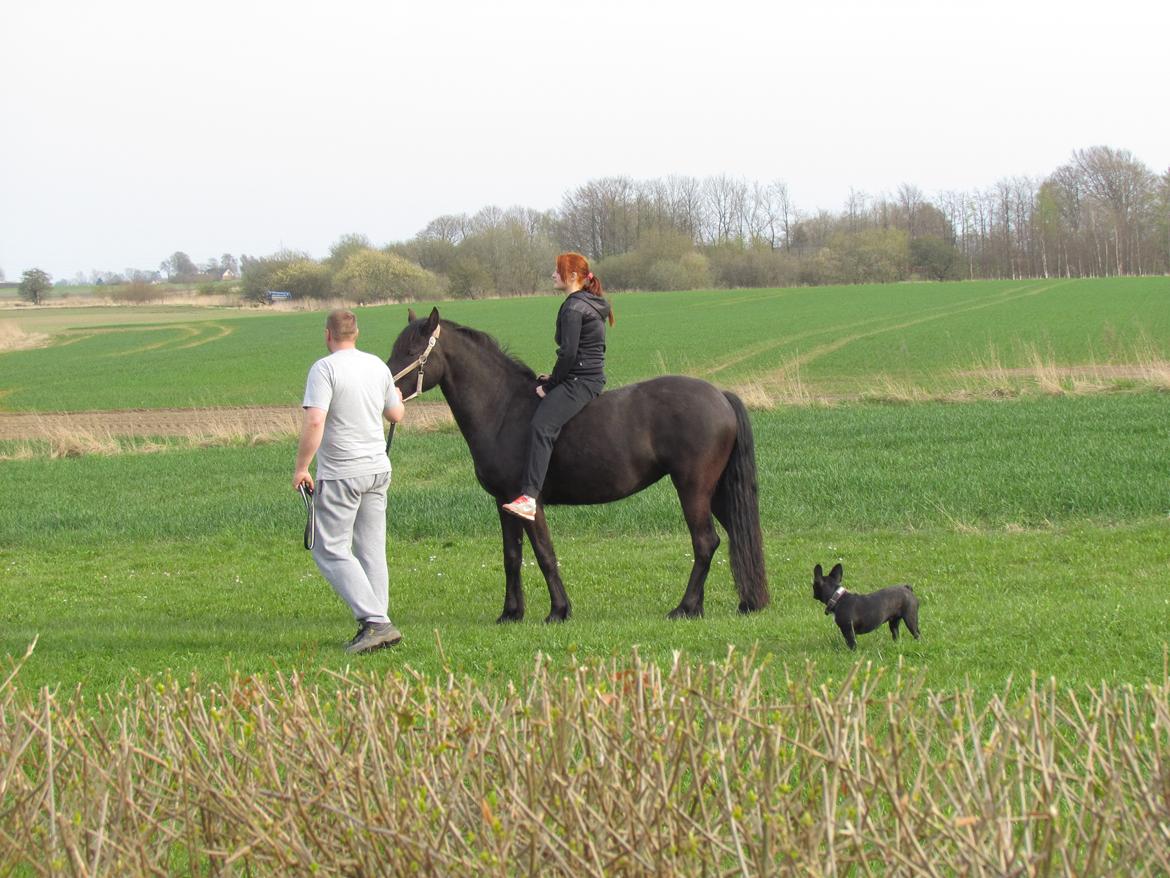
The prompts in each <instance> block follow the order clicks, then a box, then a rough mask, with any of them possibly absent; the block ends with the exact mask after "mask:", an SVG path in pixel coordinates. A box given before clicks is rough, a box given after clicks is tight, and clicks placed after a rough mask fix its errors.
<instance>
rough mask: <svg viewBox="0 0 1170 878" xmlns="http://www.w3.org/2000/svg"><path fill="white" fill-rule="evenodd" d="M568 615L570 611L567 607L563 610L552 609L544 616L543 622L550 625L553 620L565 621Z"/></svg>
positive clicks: (567, 619)
mask: <svg viewBox="0 0 1170 878" xmlns="http://www.w3.org/2000/svg"><path fill="white" fill-rule="evenodd" d="M569 615H570V611H569V608H568V607H566V608H565V609H563V610H553V611H552V612H551V613H549V614H548V615H547V616H545V617H544V624H546V625H551V624H553V623H554V622H567V621H569Z"/></svg>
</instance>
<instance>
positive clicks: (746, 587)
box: [711, 391, 769, 613]
mask: <svg viewBox="0 0 1170 878" xmlns="http://www.w3.org/2000/svg"><path fill="white" fill-rule="evenodd" d="M723 395H724V396H725V397H727V401H728V402H729V403H731V408H732V409H733V410H734V411H735V426H736V430H735V446H734V447H733V448H732V449H731V457H729V458H728V459H727V466H726V467H725V468H724V470H723V475H722V476H720V477H719V483H718V484H717V485H716V487H715V495H714V496H713V497H712V498H711V511H712V512H714V513H715V517H716V518H718V519H719V522H720V523H721V524H722V525H723V527H724V528H725V529H726V530H727V539H728V541H729V542H730V543H731V545H730V548H729V554H730V555H731V575H732V578H733V579H734V580H735V585H736V587H737V588H738V590H739V611H740V612H741V613H750V612H753V611H755V610H762V609H763V608H764V607H766V606H768V601H769V597H768V574H767V573H766V572H765V569H764V536H763V534H762V533H761V531H760V499H759V488H758V486H757V484H756V447H755V440H754V439H753V437H752V423H751V421H749V420H748V413H747V409H746V408H745V407H744V404H743V402H742V400H740V398H739V397H738V396H736V395H735V394H734V393H728V392H727V391H724V393H723Z"/></svg>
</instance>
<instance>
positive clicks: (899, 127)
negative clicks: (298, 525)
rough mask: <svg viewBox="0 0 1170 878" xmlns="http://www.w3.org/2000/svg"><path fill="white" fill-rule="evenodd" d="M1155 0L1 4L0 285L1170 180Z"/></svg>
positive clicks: (112, 0)
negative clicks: (488, 237) (1077, 170)
mask: <svg viewBox="0 0 1170 878" xmlns="http://www.w3.org/2000/svg"><path fill="white" fill-rule="evenodd" d="M1167 33H1170V4H1168V3H1165V2H1153V0H1148V2H1136V0H1113V2H1110V3H1107V4H1103V3H1099V2H1094V3H1088V2H1082V0H1062V2H1048V0H1043V2H1030V0H979V2H964V3H953V2H948V0H934V2H916V0H883V2H878V0H875V2H860V0H810V2H803V3H799V4H796V3H789V2H746V0H719V2H712V0H705V2H702V3H692V2H690V0H674V2H641V0H622V2H611V0H593V2H589V3H574V4H567V3H558V2H554V0H540V2H538V0H495V2H487V0H479V2H463V0H457V2H456V0H452V2H443V0H425V2H424V0H409V2H401V0H382V2H351V0H333V2H329V3H322V2H312V3H303V2H297V0H292V2H290V0H283V2H266V0H261V2H252V0H234V2H222V0H203V2H200V3H191V2H186V3H177V2H158V0H149V2H135V0H104V2H101V3H94V2H92V0H83V2H62V0H38V2H36V3H28V2H22V0H0V40H2V45H3V49H2V50H0V64H2V65H3V73H2V75H0V126H2V127H0V270H2V271H3V272H4V274H5V276H6V279H7V280H9V281H12V280H19V278H20V275H21V273H22V272H23V271H24V270H26V269H29V268H33V267H37V268H41V269H43V270H45V271H48V272H49V273H51V274H52V275H53V276H54V278H72V277H73V276H74V275H76V274H77V273H78V272H85V273H88V272H90V271H91V270H95V269H96V270H100V271H122V270H124V269H126V268H139V269H157V268H158V265H159V263H160V262H161V261H162V260H164V259H166V258H167V257H169V256H170V255H171V254H172V253H173V252H175V251H177V250H181V251H183V252H185V253H187V254H188V255H189V256H191V257H192V258H193V259H195V260H196V261H197V262H200V263H202V262H206V261H207V260H208V259H210V258H218V257H219V256H220V255H221V254H224V253H232V254H235V255H236V256H239V255H240V254H243V253H246V254H248V255H251V256H263V255H267V254H269V253H273V252H275V251H277V250H280V249H282V248H289V249H295V250H303V251H305V252H308V253H309V254H310V255H312V256H314V257H321V256H325V255H327V254H328V251H329V247H330V245H331V244H332V243H333V242H335V241H336V240H337V239H338V238H340V237H341V236H342V235H345V234H349V233H359V234H364V235H366V236H367V237H369V238H370V240H371V241H372V242H373V243H375V244H377V245H381V244H385V243H388V242H391V241H399V240H405V239H408V238H410V237H412V236H413V235H414V234H416V233H417V232H418V231H419V230H421V229H422V228H423V227H424V226H425V225H426V223H427V222H428V221H430V220H431V219H433V218H434V217H436V216H439V215H441V214H445V213H474V212H476V211H477V210H479V209H480V208H482V207H484V206H487V205H491V204H494V205H498V206H500V207H503V208H507V207H510V206H512V205H523V206H525V207H532V208H537V209H540V210H546V209H549V208H553V207H557V206H559V205H560V203H561V200H562V198H563V196H564V195H565V193H566V192H568V191H570V190H572V189H574V188H576V187H577V186H580V185H581V184H583V183H585V182H587V181H588V180H591V179H595V178H598V177H603V176H610V175H625V176H629V177H632V178H635V179H650V178H655V177H665V176H668V175H671V174H679V175H689V176H695V177H705V176H709V175H718V174H728V175H731V176H735V177H742V178H745V179H747V180H749V181H751V180H758V181H760V182H771V181H774V180H781V181H784V182H786V183H787V184H788V187H789V192H790V193H791V195H792V198H793V200H794V202H795V204H796V206H797V207H798V208H799V209H801V210H804V211H815V210H817V209H826V210H831V211H839V210H841V209H842V208H843V206H844V203H845V200H846V197H847V196H848V193H849V191H850V189H851V188H852V189H856V190H859V191H863V192H866V193H869V194H870V195H880V194H882V193H892V192H894V191H895V190H896V189H897V187H898V186H899V185H900V184H902V183H910V184H913V185H915V186H917V187H918V188H920V189H921V190H922V191H923V192H924V193H925V194H926V195H927V196H928V197H929V196H932V195H934V194H937V193H939V192H942V191H946V190H968V191H970V190H974V189H981V188H984V187H988V186H991V185H993V184H994V183H995V182H996V181H997V180H1000V179H1003V178H1006V177H1013V176H1024V175H1026V176H1037V177H1039V176H1044V175H1047V174H1048V173H1050V172H1051V171H1053V170H1055V169H1056V168H1057V167H1059V166H1060V165H1061V164H1064V163H1065V162H1067V161H1068V160H1069V158H1070V156H1071V153H1072V151H1073V150H1074V149H1082V148H1086V147H1090V146H1094V145H1098V144H1104V145H1108V146H1112V147H1114V148H1118V149H1128V150H1130V151H1131V152H1132V153H1133V154H1134V156H1135V157H1136V158H1138V159H1139V160H1141V161H1143V162H1145V163H1146V164H1147V165H1148V166H1149V167H1150V168H1151V169H1152V170H1154V171H1155V172H1158V173H1163V172H1165V171H1166V170H1167V168H1170V122H1168V121H1167V117H1166V106H1167V104H1168V89H1167V82H1168V81H1170V79H1168V76H1167V67H1166V61H1165V57H1166V56H1165V52H1166V43H1165V39H1166V34H1167Z"/></svg>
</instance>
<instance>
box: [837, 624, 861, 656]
mask: <svg viewBox="0 0 1170 878" xmlns="http://www.w3.org/2000/svg"><path fill="white" fill-rule="evenodd" d="M837 627H839V628H840V629H841V633H842V634H843V635H845V643H846V644H847V645H848V646H849V648H850V649H857V636H856V635H855V634H854V633H853V623H852V622H846V623H845V624H843V625H839V626H837Z"/></svg>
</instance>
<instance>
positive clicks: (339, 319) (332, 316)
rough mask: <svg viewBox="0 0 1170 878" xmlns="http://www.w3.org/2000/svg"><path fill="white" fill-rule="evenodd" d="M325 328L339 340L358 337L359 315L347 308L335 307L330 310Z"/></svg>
mask: <svg viewBox="0 0 1170 878" xmlns="http://www.w3.org/2000/svg"><path fill="white" fill-rule="evenodd" d="M325 328H326V329H328V330H329V334H330V335H332V336H333V337H334V338H335V339H337V340H338V341H349V340H350V339H351V338H356V337H357V334H358V328H357V317H355V316H354V313H353V312H352V311H350V310H348V309H347V308H335V309H334V310H332V311H330V312H329V317H328V319H327V320H326V321H325Z"/></svg>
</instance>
